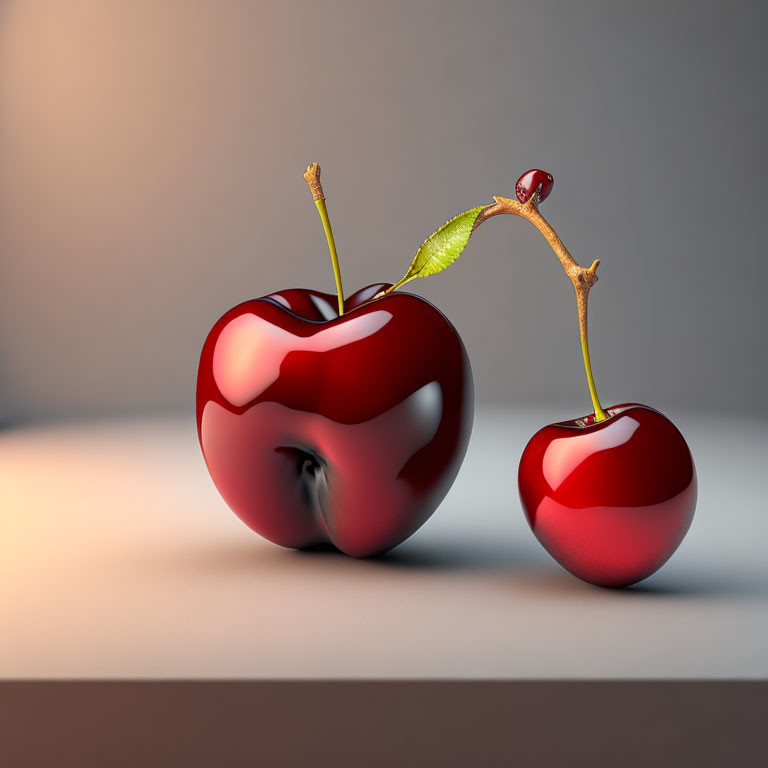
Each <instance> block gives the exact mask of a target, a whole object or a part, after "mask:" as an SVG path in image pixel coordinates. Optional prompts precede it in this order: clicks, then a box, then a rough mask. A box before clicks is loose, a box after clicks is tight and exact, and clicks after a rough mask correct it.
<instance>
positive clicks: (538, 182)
mask: <svg viewBox="0 0 768 768" xmlns="http://www.w3.org/2000/svg"><path fill="white" fill-rule="evenodd" d="M554 186H555V180H554V179H553V178H552V174H551V173H547V172H546V171H540V170H538V168H533V169H532V170H530V171H526V172H525V173H524V174H523V175H522V176H521V177H520V178H519V179H518V180H517V184H515V194H516V195H517V199H518V200H519V201H520V202H521V203H527V202H528V201H529V200H530V199H531V196H532V195H533V193H534V192H535V191H536V190H537V189H538V188H539V187H541V189H539V202H541V201H542V200H546V199H547V198H548V197H549V193H550V192H551V191H552V187H554Z"/></svg>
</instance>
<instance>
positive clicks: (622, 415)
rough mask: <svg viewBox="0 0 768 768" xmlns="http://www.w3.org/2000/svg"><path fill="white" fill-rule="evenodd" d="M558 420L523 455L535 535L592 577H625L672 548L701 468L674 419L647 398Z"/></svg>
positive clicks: (522, 482)
mask: <svg viewBox="0 0 768 768" xmlns="http://www.w3.org/2000/svg"><path fill="white" fill-rule="evenodd" d="M606 415H607V417H608V418H606V419H605V420H603V421H595V417H594V415H593V414H591V415H590V416H587V417H585V418H584V419H577V420H574V421H564V422H560V423H559V424H550V425H549V426H547V427H544V428H543V429H541V430H539V431H538V432H537V433H536V434H535V435H534V436H533V437H532V438H531V440H530V442H529V443H528V445H527V446H526V448H525V451H524V452H523V456H522V459H521V460H520V469H519V473H518V478H519V487H520V499H521V501H522V504H523V509H524V511H525V514H526V516H527V518H528V522H529V524H530V526H531V529H532V530H533V532H534V534H535V535H536V538H537V539H538V540H539V541H540V542H541V543H542V545H543V546H544V548H545V549H546V550H547V552H549V554H550V555H552V557H554V558H555V560H557V562H558V563H560V565H562V566H563V568H565V569H566V570H568V571H570V572H571V573H572V574H573V575H574V576H578V577H579V578H580V579H583V580H584V581H588V582H591V583H592V584H598V585H601V586H607V587H622V586H628V585H630V584H634V583H635V582H638V581H641V580H642V579H645V578H647V577H648V576H650V575H651V574H652V573H654V572H655V571H656V570H658V569H659V568H661V566H662V565H664V563H665V562H666V561H667V560H668V559H669V558H670V557H671V556H672V554H673V552H674V551H675V550H676V549H677V547H678V545H679V544H680V542H681V541H682V540H683V537H684V536H685V534H686V532H687V530H688V528H689V526H690V524H691V520H692V519H693V512H694V509H695V508H696V469H695V467H694V464H693V459H692V457H691V452H690V450H689V449H688V445H687V444H686V442H685V439H684V438H683V436H682V435H681V434H680V432H679V431H678V429H677V428H676V427H675V425H674V424H673V423H672V422H671V421H670V420H669V419H667V418H666V417H665V416H663V415H662V414H661V413H659V412H658V411H656V410H654V409H653V408H649V407H648V406H646V405H637V404H624V405H617V406H614V407H613V408H608V409H606Z"/></svg>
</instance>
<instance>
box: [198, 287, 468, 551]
mask: <svg viewBox="0 0 768 768" xmlns="http://www.w3.org/2000/svg"><path fill="white" fill-rule="evenodd" d="M386 287H387V286H386V285H382V284H379V285H372V286H369V287H367V288H364V289H363V290H361V291H359V292H358V293H356V294H354V295H353V296H351V297H349V298H348V299H347V300H346V301H345V302H344V310H345V312H344V314H343V315H342V316H341V317H339V316H338V315H337V310H336V300H337V297H336V296H334V295H330V294H325V293H320V292H316V291H311V290H300V289H291V290H285V291H280V292H278V293H273V294H270V295H269V296H265V297H263V298H260V299H254V300H252V301H246V302H245V303H243V304H240V305H238V306H236V307H234V308H233V309H231V310H230V311H229V312H227V313H226V314H225V315H224V316H223V317H222V318H221V319H220V320H219V321H218V322H217V323H216V324H215V325H214V327H213V329H212V330H211V332H210V334H209V335H208V338H207V340H206V342H205V345H204V347H203V351H202V355H201V358H200V367H199V372H198V381H197V424H198V433H199V437H200V445H201V447H202V450H203V455H204V457H205V462H206V464H207V466H208V470H209V471H210V474H211V477H212V478H213V482H214V483H215V485H216V487H217V488H218V490H219V492H220V493H221V495H222V496H223V498H224V500H225V501H226V502H227V504H229V506H230V507H231V508H232V510H233V511H234V512H235V513H236V514H237V515H238V516H239V517H240V518H241V519H242V520H243V521H244V522H245V523H246V524H247V525H248V526H250V527H251V528H252V529H253V530H254V531H256V532H257V533H259V534H261V535H262V536H264V537H265V538H267V539H269V540H270V541H273V542H275V543H277V544H280V545H282V546H285V547H308V546H311V545H315V544H321V543H330V544H333V545H335V546H336V547H337V548H338V549H340V550H341V551H342V552H345V553H347V554H348V555H353V556H355V557H366V556H369V555H375V554H378V553H381V552H384V551H386V550H388V549H390V548H392V547H394V546H396V545H397V544H399V543H400V542H402V541H403V540H405V539H406V538H408V537H409V536H410V535H411V534H412V533H413V532H414V531H416V530H417V529H418V528H419V527H420V526H421V525H422V524H423V523H424V522H425V521H426V520H427V518H428V517H429V516H430V515H431V514H432V512H433V511H434V510H435V509H436V508H437V506H438V505H439V504H440V502H441V501H442V499H443V498H444V496H445V494H446V493H447V492H448V489H449V488H450V487H451V484H452V483H453V481H454V479H455V477H456V474H457V472H458V470H459V467H460V465H461V462H462V460H463V458H464V454H465V452H466V448H467V443H468V441H469V434H470V430H471V425H472V410H473V388H472V374H471V369H470V366H469V360H468V358H467V354H466V351H465V349H464V345H463V344H462V342H461V339H460V338H459V335H458V333H457V332H456V330H455V329H454V327H453V326H452V325H451V324H450V322H448V320H447V319H446V318H445V317H444V316H443V315H442V314H441V313H440V312H439V311H438V310H437V309H436V308H435V307H434V306H433V305H432V304H430V303H429V302H427V301H425V300H424V299H422V298H420V297H418V296H415V295H412V294H406V293H392V294H391V295H388V296H386V297H384V298H379V299H375V300H372V298H373V297H374V296H375V295H376V294H378V293H379V292H380V291H381V290H382V289H383V288H386Z"/></svg>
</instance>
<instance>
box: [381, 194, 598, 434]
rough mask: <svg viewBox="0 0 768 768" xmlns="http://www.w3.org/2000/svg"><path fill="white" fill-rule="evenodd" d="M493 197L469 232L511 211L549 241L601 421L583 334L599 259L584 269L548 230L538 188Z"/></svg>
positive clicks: (585, 328) (396, 285) (387, 291)
mask: <svg viewBox="0 0 768 768" xmlns="http://www.w3.org/2000/svg"><path fill="white" fill-rule="evenodd" d="M493 199H494V200H495V202H494V203H493V204H492V205H489V206H487V207H486V208H484V209H483V210H482V211H480V213H479V215H478V217H477V219H475V223H474V225H473V226H472V232H474V231H475V230H476V229H477V228H478V227H479V226H480V225H481V224H482V223H483V222H484V221H487V220H488V219H490V218H492V217H493V216H498V215H499V214H501V213H511V214H514V215H515V216H521V217H522V218H524V219H527V220H528V221H530V222H531V224H533V226H534V227H536V229H538V230H539V232H541V234H542V235H543V236H544V238H545V239H546V241H547V242H548V243H549V245H550V248H552V250H553V251H554V252H555V255H556V256H557V258H558V259H560V263H561V264H562V265H563V269H564V270H565V274H566V275H568V277H569V278H570V281H571V283H572V284H573V288H574V290H575V291H576V306H577V309H578V313H579V334H580V336H581V352H582V356H583V357H584V370H585V372H586V374H587V386H588V387H589V394H590V397H591V398H592V406H593V408H594V413H595V421H604V420H605V419H607V418H608V415H607V414H606V412H605V411H604V410H603V407H602V406H601V405H600V400H599V399H598V397H597V388H596V387H595V379H594V377H593V376H592V363H591V362H590V359H589V340H588V337H587V302H588V299H589V290H590V288H591V287H592V286H593V285H594V284H595V283H596V282H597V267H598V265H599V264H600V260H599V259H597V260H596V261H594V262H593V263H592V266H591V267H589V268H588V269H585V268H584V267H582V266H580V265H579V264H578V263H577V262H576V260H575V259H574V258H573V256H571V254H570V252H569V251H568V249H567V248H566V247H565V245H563V241H562V240H561V239H560V238H559V237H558V235H557V233H556V232H555V230H554V229H552V226H551V225H550V223H549V222H548V221H547V220H546V219H545V218H544V217H543V216H542V215H541V213H540V212H539V201H540V198H539V191H538V190H537V191H536V192H534V194H533V195H532V196H531V197H530V199H529V200H528V201H527V202H525V203H521V202H519V201H518V200H511V199H510V198H507V197H496V196H494V198H493ZM404 282H405V281H404V280H401V281H400V282H399V283H396V284H395V285H393V286H391V287H390V288H388V289H387V290H386V291H385V293H391V292H392V291H394V290H396V289H397V288H399V287H400V286H401V285H402V284H403V283H404Z"/></svg>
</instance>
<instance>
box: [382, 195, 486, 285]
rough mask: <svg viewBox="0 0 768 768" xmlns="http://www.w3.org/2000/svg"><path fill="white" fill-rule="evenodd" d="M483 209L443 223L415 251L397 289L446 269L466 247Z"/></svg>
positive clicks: (478, 208) (467, 212) (473, 209)
mask: <svg viewBox="0 0 768 768" xmlns="http://www.w3.org/2000/svg"><path fill="white" fill-rule="evenodd" d="M487 207H488V206H487V205H480V206H478V207H477V208H472V210H470V211H464V213H460V214H459V215H458V216H456V217H454V218H452V219H451V220H450V221H446V222H445V224H443V226H442V227H440V229H438V230H437V232H435V233H434V234H432V235H430V236H429V237H428V238H427V239H426V240H425V241H424V243H423V244H422V246H421V248H419V250H418V251H416V256H415V257H414V259H413V263H412V264H411V266H410V268H409V269H408V271H407V272H406V273H405V277H403V279H402V280H400V282H398V283H397V285H403V284H404V283H407V282H408V281H409V280H413V279H415V278H417V277H428V276H429V275H436V274H437V273H438V272H442V271H443V270H444V269H445V268H446V267H450V266H451V264H453V262H454V261H456V259H458V258H459V256H461V252H462V251H463V250H464V248H465V247H466V245H467V242H468V241H469V236H470V235H471V234H472V226H473V225H474V223H475V220H476V219H477V217H478V216H479V215H480V211H482V210H483V209H484V208H487Z"/></svg>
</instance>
